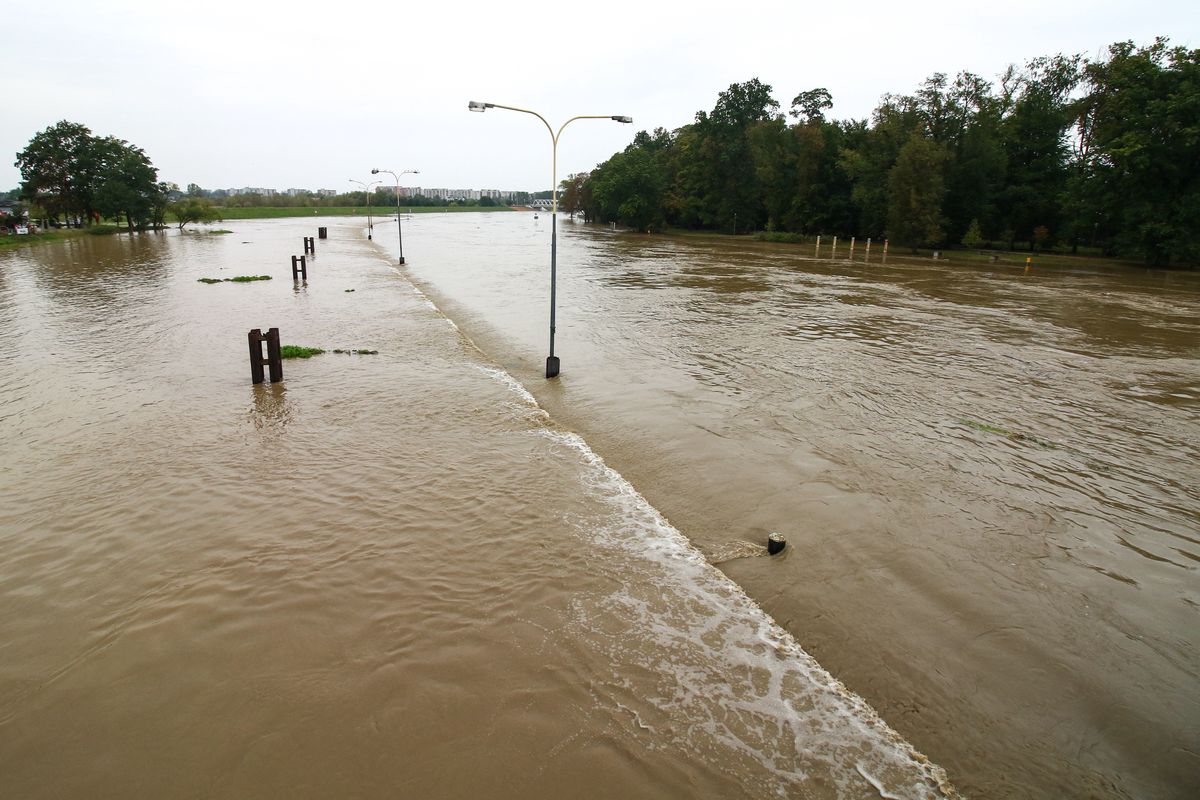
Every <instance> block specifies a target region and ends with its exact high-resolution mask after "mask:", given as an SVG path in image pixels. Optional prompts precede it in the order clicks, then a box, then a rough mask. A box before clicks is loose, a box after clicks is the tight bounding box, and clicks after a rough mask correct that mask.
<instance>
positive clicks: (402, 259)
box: [398, 256, 404, 264]
mask: <svg viewBox="0 0 1200 800" xmlns="http://www.w3.org/2000/svg"><path fill="white" fill-rule="evenodd" d="M398 263H400V264H403V263H404V256H400V261H399V262H398Z"/></svg>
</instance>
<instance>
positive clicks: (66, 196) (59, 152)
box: [14, 120, 93, 221]
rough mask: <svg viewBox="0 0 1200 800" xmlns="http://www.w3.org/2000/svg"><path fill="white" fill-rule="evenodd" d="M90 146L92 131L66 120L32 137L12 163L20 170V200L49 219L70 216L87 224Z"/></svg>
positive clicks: (89, 195)
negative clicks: (31, 202)
mask: <svg viewBox="0 0 1200 800" xmlns="http://www.w3.org/2000/svg"><path fill="white" fill-rule="evenodd" d="M92 142H93V138H92V132H91V130H89V129H88V128H87V127H85V126H83V125H80V124H79V123H76V122H68V121H66V120H63V121H61V122H58V123H55V124H54V125H51V126H50V127H49V128H46V129H45V130H44V131H41V132H40V133H37V134H35V135H34V136H33V138H32V139H30V140H29V144H28V145H26V147H25V149H24V150H22V151H21V152H19V153H17V160H16V162H15V163H14V166H16V167H17V168H18V169H20V170H21V196H22V197H23V198H25V199H27V200H32V201H35V202H37V203H38V204H39V205H40V206H41V207H42V208H43V209H45V211H46V213H47V214H49V215H50V217H51V218H57V217H58V215H59V214H71V215H79V216H82V217H83V218H85V219H87V220H89V221H90V218H91V215H92V198H91V192H92V185H91V178H92V171H91V169H90V167H91V159H90V157H89V152H88V151H89V149H90V148H91V146H92Z"/></svg>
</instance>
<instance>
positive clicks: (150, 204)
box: [15, 120, 170, 230]
mask: <svg viewBox="0 0 1200 800" xmlns="http://www.w3.org/2000/svg"><path fill="white" fill-rule="evenodd" d="M15 166H16V167H18V168H19V169H20V170H21V179H22V182H21V189H20V195H21V197H22V198H23V199H25V200H28V201H31V202H33V203H36V204H37V205H38V206H40V207H41V208H42V210H43V211H44V212H45V214H46V216H47V217H48V218H49V219H51V220H54V221H57V220H58V217H59V216H60V215H62V216H64V217H66V218H67V219H68V220H71V219H72V218H74V219H76V220H79V221H80V222H81V223H82V224H87V225H90V224H92V222H94V221H98V220H99V219H100V218H101V217H105V218H110V219H118V220H119V219H122V218H124V220H125V223H126V225H127V226H128V227H129V229H130V230H133V229H135V228H138V229H141V228H147V227H151V226H155V225H161V224H162V222H163V219H164V217H165V216H166V209H167V204H168V202H169V192H170V186H169V185H168V184H166V183H162V182H160V181H159V180H158V170H157V169H155V167H154V165H153V164H152V163H151V162H150V158H149V157H148V156H147V155H146V153H145V152H144V151H143V150H142V149H141V148H140V147H137V146H135V145H132V144H130V143H129V142H127V141H125V140H124V139H118V138H116V137H115V136H103V137H100V136H94V135H93V134H92V132H91V131H90V130H89V129H88V128H87V127H86V126H84V125H80V124H79V123H76V122H67V121H65V120H64V121H62V122H59V123H57V124H55V125H52V126H50V127H49V128H47V129H46V130H44V131H42V132H40V133H38V134H36V135H34V137H33V138H32V139H31V140H30V141H29V144H28V145H27V146H26V147H25V149H24V150H22V151H21V152H19V153H17V160H16V163H15Z"/></svg>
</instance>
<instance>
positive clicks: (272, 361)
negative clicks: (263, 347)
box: [258, 328, 283, 383]
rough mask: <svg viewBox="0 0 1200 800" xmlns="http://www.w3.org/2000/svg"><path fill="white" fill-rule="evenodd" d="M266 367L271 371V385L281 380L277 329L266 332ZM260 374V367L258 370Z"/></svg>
mask: <svg viewBox="0 0 1200 800" xmlns="http://www.w3.org/2000/svg"><path fill="white" fill-rule="evenodd" d="M266 339H267V366H268V367H269V368H270V370H271V383H279V382H280V381H281V380H283V355H282V354H281V353H280V351H279V328H270V329H269V330H268V331H267V336H266ZM258 369H259V371H260V372H261V370H262V367H259V368H258Z"/></svg>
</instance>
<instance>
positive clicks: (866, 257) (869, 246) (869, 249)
mask: <svg viewBox="0 0 1200 800" xmlns="http://www.w3.org/2000/svg"><path fill="white" fill-rule="evenodd" d="M870 260H871V237H870V236H868V237H867V254H866V255H865V256H863V263H864V264H865V263H867V262H868V261H870Z"/></svg>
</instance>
